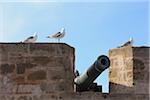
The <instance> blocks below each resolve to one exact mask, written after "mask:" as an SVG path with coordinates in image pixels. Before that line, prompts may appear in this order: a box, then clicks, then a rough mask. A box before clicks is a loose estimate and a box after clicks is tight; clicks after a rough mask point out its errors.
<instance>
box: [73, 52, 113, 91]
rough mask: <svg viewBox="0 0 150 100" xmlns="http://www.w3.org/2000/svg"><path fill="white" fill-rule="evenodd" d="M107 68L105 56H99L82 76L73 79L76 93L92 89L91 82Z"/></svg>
mask: <svg viewBox="0 0 150 100" xmlns="http://www.w3.org/2000/svg"><path fill="white" fill-rule="evenodd" d="M109 66H110V60H109V58H108V57H107V56H105V55H101V56H99V57H98V58H97V60H96V61H95V62H94V64H93V65H92V66H91V67H90V68H89V69H88V70H87V71H86V72H85V73H84V74H82V75H80V76H78V77H76V78H75V79H74V83H75V84H76V88H77V91H88V90H89V89H90V87H92V84H93V81H94V80H95V79H96V78H97V77H98V76H99V75H100V74H101V73H102V72H103V71H104V70H105V69H107V68H108V67H109Z"/></svg>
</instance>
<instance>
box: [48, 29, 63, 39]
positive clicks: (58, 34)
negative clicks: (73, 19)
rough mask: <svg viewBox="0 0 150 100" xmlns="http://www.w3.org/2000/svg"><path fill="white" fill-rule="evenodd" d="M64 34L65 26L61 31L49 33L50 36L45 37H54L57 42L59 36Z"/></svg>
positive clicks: (61, 36)
mask: <svg viewBox="0 0 150 100" xmlns="http://www.w3.org/2000/svg"><path fill="white" fill-rule="evenodd" d="M64 36H65V28H61V31H59V32H57V33H55V34H53V35H51V36H48V37H47V38H55V39H58V42H59V41H60V39H61V38H63V37H64Z"/></svg>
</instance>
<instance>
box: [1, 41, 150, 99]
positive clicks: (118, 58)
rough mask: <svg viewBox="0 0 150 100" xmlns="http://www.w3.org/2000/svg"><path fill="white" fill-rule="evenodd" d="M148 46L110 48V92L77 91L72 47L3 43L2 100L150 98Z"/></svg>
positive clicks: (52, 44)
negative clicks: (74, 86) (74, 84)
mask: <svg viewBox="0 0 150 100" xmlns="http://www.w3.org/2000/svg"><path fill="white" fill-rule="evenodd" d="M147 49H148V48H145V47H142V48H140V47H137V48H133V47H123V48H117V49H112V50H110V60H111V66H110V93H109V94H103V93H99V92H81V93H79V92H77V93H76V92H73V91H74V89H73V79H74V60H75V58H74V56H75V55H74V49H73V48H72V47H70V46H68V45H66V44H63V43H58V44H57V43H34V44H30V43H27V44H24V43H4V44H1V43H0V100H149V90H148V87H149V73H150V72H149V67H148V66H149V57H148V55H147V54H146V53H149V52H148V50H147ZM145 50H146V51H145ZM2 53H3V54H2ZM2 66H3V67H2ZM4 66H5V67H4ZM12 66H14V67H12Z"/></svg>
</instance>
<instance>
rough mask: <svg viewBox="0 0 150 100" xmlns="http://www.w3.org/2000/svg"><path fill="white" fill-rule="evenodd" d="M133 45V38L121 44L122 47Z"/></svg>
mask: <svg viewBox="0 0 150 100" xmlns="http://www.w3.org/2000/svg"><path fill="white" fill-rule="evenodd" d="M132 45H133V38H130V39H129V41H127V42H125V43H124V44H123V45H121V46H120V47H124V46H132Z"/></svg>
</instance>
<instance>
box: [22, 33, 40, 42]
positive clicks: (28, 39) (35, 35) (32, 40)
mask: <svg viewBox="0 0 150 100" xmlns="http://www.w3.org/2000/svg"><path fill="white" fill-rule="evenodd" d="M37 38H38V36H37V33H36V32H35V33H34V35H33V36H30V37H28V38H27V39H26V40H24V41H23V42H24V43H35V42H36V40H37Z"/></svg>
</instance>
